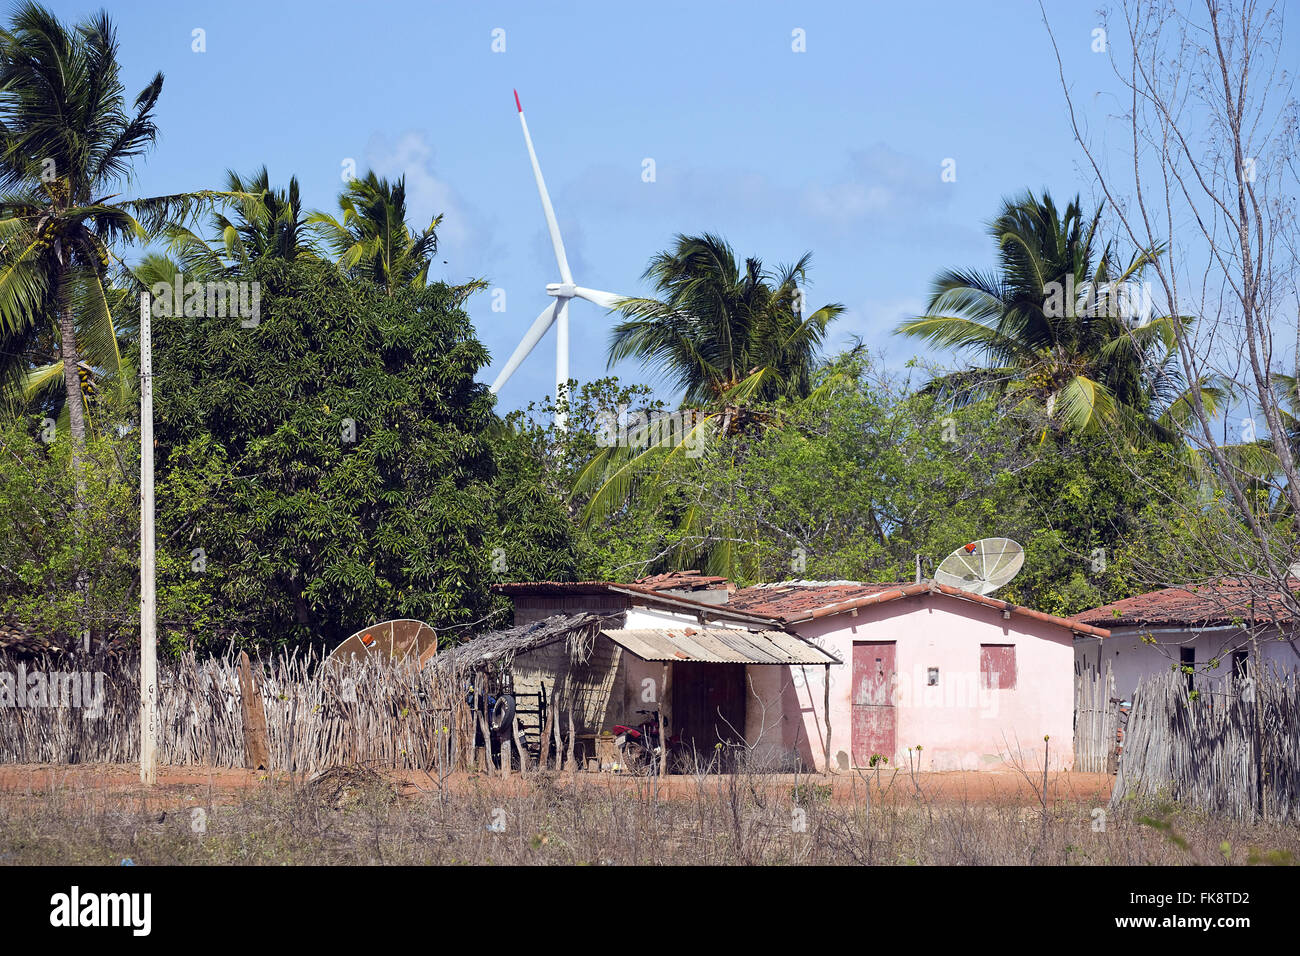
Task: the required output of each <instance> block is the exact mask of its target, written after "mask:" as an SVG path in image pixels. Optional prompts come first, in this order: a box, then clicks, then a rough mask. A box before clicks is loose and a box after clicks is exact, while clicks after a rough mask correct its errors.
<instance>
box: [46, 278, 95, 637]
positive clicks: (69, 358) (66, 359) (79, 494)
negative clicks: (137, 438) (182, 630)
mask: <svg viewBox="0 0 1300 956" xmlns="http://www.w3.org/2000/svg"><path fill="white" fill-rule="evenodd" d="M64 278H65V272H64V270H63V269H62V268H60V269H58V270H57V271H56V272H55V275H54V283H55V286H54V287H55V289H57V290H58V299H59V350H60V352H61V355H62V358H63V389H64V394H65V395H66V398H67V405H68V431H69V433H70V435H71V438H72V453H71V457H70V461H69V464H70V467H71V468H72V474H73V478H74V480H75V482H76V484H75V491H74V498H73V518H72V534H73V538H74V540H76V541H77V542H78V544H80V542H81V540H82V536H83V533H84V524H85V512H86V479H85V476H84V475H83V474H82V472H81V463H82V459H83V458H84V457H85V453H86V414H85V408H84V406H83V405H82V402H81V376H80V375H79V374H78V365H79V364H80V356H79V355H78V352H77V332H76V321H75V318H74V316H73V314H72V307H71V306H70V305H68V303H67V301H66V295H67V293H66V291H65V290H64ZM77 563H78V565H80V563H81V562H80V561H78V562H77ZM75 588H76V593H77V596H78V597H79V598H80V604H81V606H82V609H83V611H84V610H85V608H86V607H87V605H88V604H89V601H90V581H89V579H88V577H87V575H86V571H85V568H83V567H78V569H77V577H76V582H75ZM83 626H84V623H83Z"/></svg>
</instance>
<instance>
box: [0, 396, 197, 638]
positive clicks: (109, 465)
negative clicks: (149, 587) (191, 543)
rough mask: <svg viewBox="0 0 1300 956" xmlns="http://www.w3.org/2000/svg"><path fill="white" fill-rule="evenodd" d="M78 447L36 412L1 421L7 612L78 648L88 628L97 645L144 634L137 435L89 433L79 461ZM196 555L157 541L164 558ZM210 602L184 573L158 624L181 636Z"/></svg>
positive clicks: (29, 629)
mask: <svg viewBox="0 0 1300 956" xmlns="http://www.w3.org/2000/svg"><path fill="white" fill-rule="evenodd" d="M46 438H49V439H52V440H50V441H46V440H45V439H46ZM71 452H72V446H71V443H70V441H69V438H68V436H67V434H66V433H59V432H54V431H53V430H52V429H45V428H44V427H43V426H42V423H41V421H40V419H38V418H31V417H28V418H23V419H19V420H14V421H10V422H6V423H4V424H0V460H2V461H3V464H2V465H0V619H3V620H5V621H7V622H9V623H10V624H11V625H16V626H17V627H18V629H19V630H21V631H23V632H24V633H26V634H28V635H29V636H31V637H32V638H34V639H35V641H36V643H37V644H40V645H53V646H56V647H64V648H72V647H75V646H77V645H79V644H81V643H82V640H83V637H82V635H83V633H84V632H85V631H89V632H90V636H91V648H92V651H99V650H103V649H104V648H106V647H107V648H113V647H117V648H121V647H123V646H124V645H126V644H129V643H131V642H133V641H134V640H135V639H136V637H137V636H138V634H139V603H140V592H139V547H140V544H139V540H140V539H139V514H140V511H139V506H140V501H139V494H140V492H139V485H138V481H137V477H136V476H137V475H138V474H139V443H138V440H137V436H136V435H135V434H134V433H130V434H128V435H127V436H126V437H124V438H119V437H117V436H116V435H114V434H112V433H110V435H109V436H108V437H102V436H101V437H92V438H91V439H90V440H89V441H88V442H87V445H86V450H85V455H84V457H83V458H82V460H81V462H80V464H79V465H78V467H77V468H76V469H75V470H74V469H73V467H72V464H71ZM78 479H80V481H81V483H82V487H83V489H84V490H83V498H82V501H83V504H84V508H85V510H84V512H83V513H82V514H81V516H80V518H78V517H77V516H76V514H75V504H74V502H75V499H76V493H77V483H78ZM74 529H76V531H75V532H74ZM189 560H190V559H189V556H188V554H186V553H184V552H181V553H177V551H176V549H175V548H174V547H173V546H172V544H171V542H168V541H166V540H160V541H159V548H158V561H159V566H160V567H163V568H171V567H174V566H176V565H177V564H179V563H182V562H184V563H185V564H187V565H188V562H189ZM79 577H84V591H78V588H77V582H78V578H79ZM208 608H209V601H208V598H207V596H206V595H204V594H202V593H201V592H200V591H199V590H198V589H197V588H196V587H195V586H194V582H193V581H192V580H191V581H184V580H178V581H176V582H175V583H173V584H172V585H171V586H165V587H161V588H160V589H159V592H158V619H159V628H160V630H161V631H162V632H163V633H167V632H169V631H171V632H172V633H173V634H174V635H175V639H176V640H183V634H184V633H185V630H182V629H186V630H187V629H189V628H192V627H195V626H198V627H203V626H205V625H206V623H207V620H208V617H207V612H208Z"/></svg>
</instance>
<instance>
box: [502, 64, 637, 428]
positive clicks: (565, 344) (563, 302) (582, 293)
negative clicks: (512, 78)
mask: <svg viewBox="0 0 1300 956" xmlns="http://www.w3.org/2000/svg"><path fill="white" fill-rule="evenodd" d="M515 108H516V109H517V110H519V125H520V127H521V128H522V129H523V131H524V143H525V145H527V147H528V159H529V161H530V162H531V163H532V164H533V178H534V179H536V180H537V192H538V195H540V196H541V197H542V212H543V213H544V214H545V216H546V228H547V230H548V231H549V232H550V234H551V245H552V246H553V247H554V248H555V264H556V265H557V266H559V269H560V281H559V282H549V283H547V285H546V294H547V295H549V296H552V297H553V298H554V299H555V301H554V302H553V303H551V304H550V305H548V306H547V307H546V308H545V309H543V310H542V314H541V315H539V316H538V317H537V320H536V321H535V322H533V324H532V325H531V326H529V327H528V331H527V332H526V333H525V334H524V337H523V338H522V339H521V340H520V342H519V344H518V345H517V346H516V347H515V350H514V352H513V353H512V354H511V356H510V360H509V361H508V362H506V364H505V368H503V369H502V370H501V374H500V375H498V376H497V379H496V381H495V382H493V383H492V394H493V395H495V394H497V393H498V392H500V391H501V387H502V386H503V385H505V383H506V382H507V381H509V380H510V376H511V375H513V374H515V370H516V369H518V368H519V366H520V365H521V364H522V363H523V361H524V359H526V358H527V357H528V353H529V352H531V351H532V350H533V349H534V348H535V347H536V346H537V343H538V342H540V341H541V340H542V336H544V335H545V334H546V332H547V330H548V329H549V328H550V327H551V326H552V325H554V326H555V403H556V412H555V427H556V428H557V429H559V430H560V431H565V430H566V429H567V428H568V416H567V415H566V414H565V413H564V412H563V411H562V410H560V407H559V406H560V401H561V398H562V396H563V395H564V392H565V389H566V388H567V386H568V382H569V300H570V299H574V298H577V299H586V300H587V301H588V302H592V303H594V304H596V305H598V306H600V307H601V308H602V309H613V308H614V306H615V305H617V304H618V302H619V301H620V300H622V299H623V298H625V297H624V296H621V295H614V293H612V292H601V291H600V290H598V289H585V288H583V287H582V286H580V285H574V284H573V273H572V272H570V271H569V260H568V257H567V256H565V254H564V241H563V240H562V239H561V238H560V226H559V223H557V222H556V221H555V209H554V208H553V207H552V206H551V197H550V194H549V193H547V191H546V181H545V180H544V179H542V167H541V166H540V165H538V163H537V151H536V150H535V149H533V138H532V137H531V136H529V135H528V121H527V120H526V119H524V108H523V105H522V104H521V103H520V102H519V91H518V90H515Z"/></svg>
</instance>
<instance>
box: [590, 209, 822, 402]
mask: <svg viewBox="0 0 1300 956" xmlns="http://www.w3.org/2000/svg"><path fill="white" fill-rule="evenodd" d="M811 259H812V255H811V253H805V254H804V255H803V256H802V257H801V258H800V259H799V261H798V262H796V263H794V264H793V265H789V266H784V267H782V268H779V269H777V270H776V271H775V272H772V271H769V270H767V269H765V268H764V267H763V263H762V261H761V260H759V259H757V258H750V259H746V260H745V263H744V267H743V269H742V268H741V267H740V265H739V264H738V262H737V260H736V254H735V252H734V251H733V250H732V248H731V246H730V245H728V244H727V243H726V242H725V241H724V240H723V239H721V238H720V237H718V236H716V235H712V234H710V233H705V234H704V235H701V236H684V235H679V236H677V237H676V240H675V246H674V248H672V249H668V250H665V251H663V252H660V253H658V254H656V255H655V256H654V257H653V258H652V259H651V260H650V265H649V267H648V268H647V269H646V271H645V274H644V278H646V279H649V280H650V281H651V282H653V283H654V286H655V289H656V291H657V292H658V293H659V298H632V299H625V300H623V302H622V303H621V304H620V305H619V307H618V310H617V311H619V312H621V313H622V314H623V315H624V316H625V319H624V320H623V321H622V322H620V323H619V324H618V325H617V326H615V328H614V332H613V336H612V338H611V340H610V346H609V364H610V365H611V366H612V365H613V364H614V363H615V362H618V361H620V360H622V359H625V358H639V359H641V360H642V361H643V362H644V363H646V364H647V365H648V366H649V367H650V368H651V369H652V370H653V371H655V372H657V373H658V374H660V375H661V376H663V377H665V378H666V379H668V380H669V381H670V382H672V384H673V385H674V386H676V387H677V388H678V389H679V390H681V391H682V393H683V400H684V401H685V402H686V403H687V404H690V405H696V406H704V407H716V406H718V405H719V404H726V403H736V402H743V401H747V400H760V401H770V400H773V399H776V398H780V397H788V398H799V397H803V396H805V395H807V394H808V392H809V390H810V389H811V387H812V378H813V372H814V371H815V368H816V362H817V353H818V349H819V347H820V346H821V343H822V339H823V337H824V336H825V334H826V327H827V325H829V324H830V323H831V322H832V321H834V320H835V319H836V318H838V317H839V316H840V315H841V314H842V313H843V312H844V306H842V305H840V304H838V303H833V304H830V305H824V306H822V307H821V308H820V309H817V310H816V311H814V312H812V313H810V314H806V315H805V310H804V307H803V306H804V302H803V297H804V293H803V290H802V285H803V284H804V283H805V282H806V281H807V277H808V265H809V263H810V262H811Z"/></svg>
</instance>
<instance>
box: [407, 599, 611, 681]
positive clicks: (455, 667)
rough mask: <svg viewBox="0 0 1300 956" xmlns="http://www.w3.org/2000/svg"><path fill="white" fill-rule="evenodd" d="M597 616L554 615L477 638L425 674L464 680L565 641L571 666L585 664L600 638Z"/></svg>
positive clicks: (450, 652)
mask: <svg viewBox="0 0 1300 956" xmlns="http://www.w3.org/2000/svg"><path fill="white" fill-rule="evenodd" d="M600 628H601V618H600V617H599V616H598V615H596V614H585V613H584V614H556V615H553V616H552V617H548V618H546V619H545V620H541V621H534V622H533V623H531V624H524V625H521V626H519V627H511V628H507V629H505V630H502V631H489V632H488V633H486V634H480V635H479V636H478V637H475V638H473V639H471V640H468V641H466V642H465V643H464V644H458V645H457V646H455V647H452V648H449V649H448V650H445V651H443V652H442V653H440V654H438V655H437V656H436V657H434V658H433V659H432V660H430V661H429V664H428V666H427V667H426V671H427V672H429V673H431V674H433V675H435V676H437V677H445V676H452V677H464V676H467V675H469V674H472V673H474V672H476V671H484V670H492V669H500V668H509V667H510V665H511V664H512V663H513V662H514V659H515V657H516V656H517V655H520V654H527V653H528V652H530V651H535V650H537V649H538V648H542V647H546V646H547V645H550V644H554V643H555V642H556V641H564V642H566V644H567V645H568V651H569V658H570V660H572V661H573V662H574V663H578V664H581V663H586V661H587V659H588V658H589V657H590V656H591V651H592V648H593V646H594V645H595V642H596V636H597V635H598V634H600Z"/></svg>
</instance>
